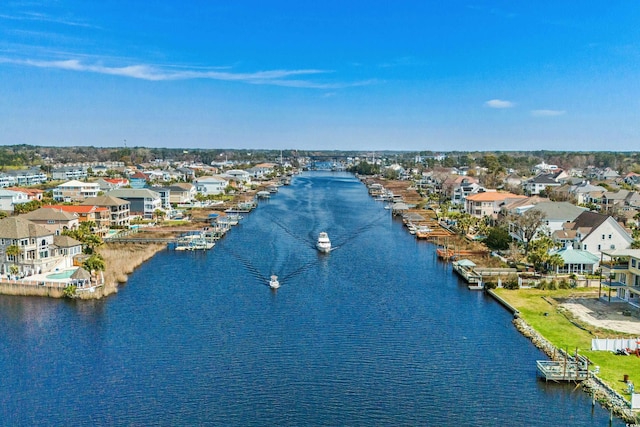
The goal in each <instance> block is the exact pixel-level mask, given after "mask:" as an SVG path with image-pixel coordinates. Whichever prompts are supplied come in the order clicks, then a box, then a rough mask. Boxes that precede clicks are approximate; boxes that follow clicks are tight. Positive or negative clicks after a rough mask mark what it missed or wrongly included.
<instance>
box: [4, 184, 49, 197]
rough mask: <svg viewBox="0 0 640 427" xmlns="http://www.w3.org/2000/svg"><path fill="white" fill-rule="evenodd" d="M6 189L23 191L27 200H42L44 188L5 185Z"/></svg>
mask: <svg viewBox="0 0 640 427" xmlns="http://www.w3.org/2000/svg"><path fill="white" fill-rule="evenodd" d="M6 189H7V190H11V191H20V192H22V193H25V194H26V195H27V197H28V198H29V200H42V199H43V198H44V190H39V189H37V188H24V187H7V188H6Z"/></svg>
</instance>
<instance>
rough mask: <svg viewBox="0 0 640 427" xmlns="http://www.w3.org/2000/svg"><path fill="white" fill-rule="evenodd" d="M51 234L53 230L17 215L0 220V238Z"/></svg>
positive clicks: (23, 237) (22, 237) (24, 237)
mask: <svg viewBox="0 0 640 427" xmlns="http://www.w3.org/2000/svg"><path fill="white" fill-rule="evenodd" d="M52 234H53V231H49V230H47V229H46V228H44V227H43V226H41V225H38V224H36V223H34V222H31V221H29V220H28V219H25V218H21V217H19V216H15V217H9V218H4V219H1V220H0V238H3V239H26V238H29V237H45V236H51V235H52Z"/></svg>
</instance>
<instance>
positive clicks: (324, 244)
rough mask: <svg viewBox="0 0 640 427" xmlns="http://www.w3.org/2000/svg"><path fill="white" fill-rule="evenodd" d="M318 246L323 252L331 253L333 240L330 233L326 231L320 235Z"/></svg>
mask: <svg viewBox="0 0 640 427" xmlns="http://www.w3.org/2000/svg"><path fill="white" fill-rule="evenodd" d="M316 248H318V250H319V251H320V252H323V253H329V252H330V251H331V240H329V235H328V234H327V233H325V232H324V231H323V232H322V233H320V234H319V235H318V243H316Z"/></svg>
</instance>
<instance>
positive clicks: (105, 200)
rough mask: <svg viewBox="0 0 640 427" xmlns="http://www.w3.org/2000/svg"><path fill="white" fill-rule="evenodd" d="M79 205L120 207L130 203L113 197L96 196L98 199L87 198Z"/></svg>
mask: <svg viewBox="0 0 640 427" xmlns="http://www.w3.org/2000/svg"><path fill="white" fill-rule="evenodd" d="M80 204H81V205H92V206H121V205H126V204H130V202H128V201H126V200H123V199H120V198H118V197H115V196H111V195H106V196H98V197H89V198H87V199H86V200H84V201H83V202H82V203H80Z"/></svg>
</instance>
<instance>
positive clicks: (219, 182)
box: [193, 175, 229, 196]
mask: <svg viewBox="0 0 640 427" xmlns="http://www.w3.org/2000/svg"><path fill="white" fill-rule="evenodd" d="M193 185H194V186H195V187H196V191H197V192H198V193H200V194H202V195H204V196H209V195H216V194H222V193H224V190H225V188H227V185H229V181H227V180H226V179H224V178H223V177H222V176H220V175H218V176H201V177H200V178H196V179H194V180H193Z"/></svg>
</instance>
